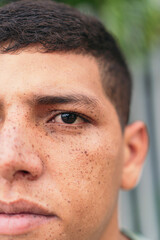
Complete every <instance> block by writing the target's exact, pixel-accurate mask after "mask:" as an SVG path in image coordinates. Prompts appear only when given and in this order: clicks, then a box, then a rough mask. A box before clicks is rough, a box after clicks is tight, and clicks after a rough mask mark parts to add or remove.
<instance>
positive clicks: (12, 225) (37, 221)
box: [0, 214, 56, 235]
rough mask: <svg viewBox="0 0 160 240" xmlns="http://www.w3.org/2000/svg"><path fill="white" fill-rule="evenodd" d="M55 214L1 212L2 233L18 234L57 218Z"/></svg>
mask: <svg viewBox="0 0 160 240" xmlns="http://www.w3.org/2000/svg"><path fill="white" fill-rule="evenodd" d="M55 218H56V217H55V216H43V215H34V214H0V234H4V235H18V234H23V233H27V232H28V231H30V230H33V229H34V228H35V227H37V226H39V225H41V224H44V223H46V222H48V221H50V220H53V219H55Z"/></svg>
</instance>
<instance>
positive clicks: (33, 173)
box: [0, 107, 42, 181]
mask: <svg viewBox="0 0 160 240" xmlns="http://www.w3.org/2000/svg"><path fill="white" fill-rule="evenodd" d="M16 110H17V111H16ZM26 116H27V115H26V113H25V112H24V111H23V112H21V109H20V108H17V107H13V108H10V110H9V111H8V112H7V114H6V117H5V120H4V122H3V126H2V127H1V129H0V177H3V178H5V179H7V180H8V181H13V180H14V178H15V177H17V176H20V175H21V177H22V175H23V176H24V172H25V173H26V175H27V176H28V177H29V178H30V179H34V178H37V177H38V176H40V175H41V173H42V163H41V160H40V159H39V154H38V153H36V152H35V151H34V150H33V149H32V142H31V141H32V140H31V138H30V139H29V134H27V131H29V129H27V127H26Z"/></svg>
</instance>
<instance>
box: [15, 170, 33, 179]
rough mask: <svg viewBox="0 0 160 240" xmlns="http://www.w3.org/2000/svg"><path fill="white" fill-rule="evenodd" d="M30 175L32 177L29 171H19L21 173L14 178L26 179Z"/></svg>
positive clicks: (16, 173) (17, 173)
mask: <svg viewBox="0 0 160 240" xmlns="http://www.w3.org/2000/svg"><path fill="white" fill-rule="evenodd" d="M28 175H30V173H29V172H28V171H25V170H19V171H17V172H15V174H14V177H15V178H16V179H18V178H21V177H25V176H28Z"/></svg>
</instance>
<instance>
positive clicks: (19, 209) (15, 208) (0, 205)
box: [0, 199, 55, 216]
mask: <svg viewBox="0 0 160 240" xmlns="http://www.w3.org/2000/svg"><path fill="white" fill-rule="evenodd" d="M0 213H1V214H36V215H43V216H55V214H54V213H51V212H50V211H48V209H46V208H45V207H43V206H40V205H39V204H37V203H33V202H30V201H28V200H24V199H20V200H16V201H14V202H10V203H6V202H4V201H0Z"/></svg>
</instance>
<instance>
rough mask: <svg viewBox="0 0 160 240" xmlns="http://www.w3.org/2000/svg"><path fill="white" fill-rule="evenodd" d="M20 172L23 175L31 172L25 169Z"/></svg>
mask: <svg viewBox="0 0 160 240" xmlns="http://www.w3.org/2000/svg"><path fill="white" fill-rule="evenodd" d="M18 172H20V173H21V174H22V175H23V176H25V175H28V174H30V173H29V172H28V171H25V170H21V171H18Z"/></svg>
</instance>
